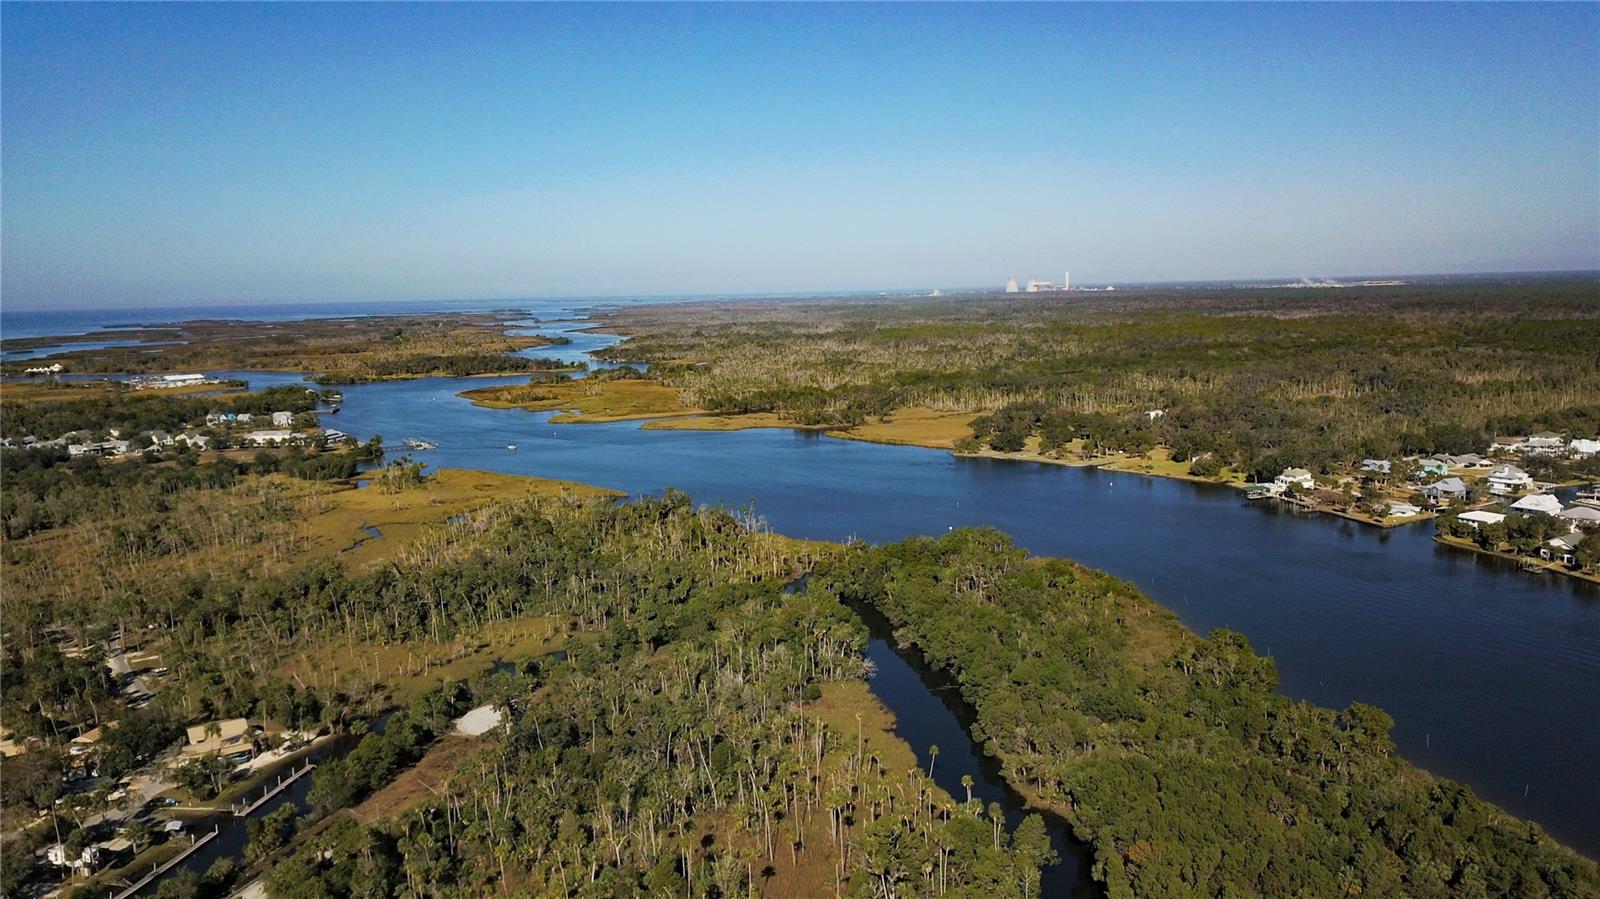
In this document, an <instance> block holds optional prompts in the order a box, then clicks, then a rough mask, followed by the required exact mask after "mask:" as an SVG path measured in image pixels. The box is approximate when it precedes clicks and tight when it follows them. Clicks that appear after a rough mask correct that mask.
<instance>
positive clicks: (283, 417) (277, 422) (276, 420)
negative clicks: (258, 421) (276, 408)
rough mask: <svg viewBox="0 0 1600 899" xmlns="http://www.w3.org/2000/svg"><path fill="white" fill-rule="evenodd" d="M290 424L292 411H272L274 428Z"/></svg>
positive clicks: (291, 422) (292, 417)
mask: <svg viewBox="0 0 1600 899" xmlns="http://www.w3.org/2000/svg"><path fill="white" fill-rule="evenodd" d="M292 424H294V413H293V412H274V413H272V426H273V427H275V428H287V427H288V426H290V425H292Z"/></svg>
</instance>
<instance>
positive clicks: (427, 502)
mask: <svg viewBox="0 0 1600 899" xmlns="http://www.w3.org/2000/svg"><path fill="white" fill-rule="evenodd" d="M621 495H622V494H620V493H618V492H617V491H614V490H607V489H604V488H600V487H591V486H589V485H587V484H579V483H576V482H573V481H557V480H548V479H545V478H527V477H520V476H517V475H506V474H497V473H495V472H490V471H470V470H464V469H454V468H445V469H441V470H440V471H439V472H438V474H437V475H436V476H435V477H434V478H432V479H430V480H429V481H428V483H427V486H425V487H423V488H420V489H413V490H403V491H401V492H399V493H383V492H382V491H379V490H376V489H372V488H367V489H364V490H356V489H347V490H341V491H338V492H336V493H332V494H330V495H329V496H328V498H327V503H326V506H325V508H324V510H323V511H322V512H321V513H320V514H318V515H316V516H314V517H313V518H311V519H310V520H308V521H307V522H306V525H305V529H304V534H305V538H306V552H308V553H309V554H311V555H313V556H317V557H325V556H329V555H334V554H338V553H342V554H344V556H345V558H346V559H348V560H349V561H350V562H352V563H353V564H355V565H358V566H359V565H371V564H374V563H377V562H384V561H389V560H391V559H393V558H394V557H395V555H396V553H398V552H399V551H400V550H401V549H403V548H404V547H406V546H407V545H409V544H410V543H411V542H412V541H413V540H414V539H415V538H416V537H417V535H418V534H419V533H420V532H421V531H422V530H423V529H425V528H427V527H430V526H433V525H438V524H442V523H444V522H445V521H446V520H447V519H450V518H453V517H455V516H457V515H462V514H465V513H466V512H469V511H471V510H473V509H475V508H478V507H481V506H483V505H486V504H488V503H491V502H498V501H501V500H507V499H518V498H523V497H536V496H549V497H557V496H571V497H575V498H579V499H588V498H591V497H598V496H621ZM367 527H373V528H376V529H377V530H378V532H379V533H380V534H381V535H382V536H381V537H376V538H375V537H373V536H372V535H371V534H369V533H368V532H367V531H366V530H365V529H366V528H367Z"/></svg>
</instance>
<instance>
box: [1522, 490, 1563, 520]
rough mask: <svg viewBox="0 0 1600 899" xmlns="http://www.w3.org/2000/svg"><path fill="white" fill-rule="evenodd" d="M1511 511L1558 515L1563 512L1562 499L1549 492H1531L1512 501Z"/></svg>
mask: <svg viewBox="0 0 1600 899" xmlns="http://www.w3.org/2000/svg"><path fill="white" fill-rule="evenodd" d="M1511 511H1513V512H1521V513H1522V514H1524V515H1556V514H1559V513H1560V512H1561V500H1559V499H1556V498H1555V497H1553V496H1551V495H1550V494H1548V493H1531V494H1529V495H1527V496H1524V497H1523V498H1522V499H1519V500H1517V501H1516V502H1514V503H1512V504H1511Z"/></svg>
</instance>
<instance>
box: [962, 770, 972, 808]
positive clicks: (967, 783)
mask: <svg viewBox="0 0 1600 899" xmlns="http://www.w3.org/2000/svg"><path fill="white" fill-rule="evenodd" d="M961 785H962V786H963V787H966V788H967V801H968V802H971V801H972V775H970V774H963V775H961Z"/></svg>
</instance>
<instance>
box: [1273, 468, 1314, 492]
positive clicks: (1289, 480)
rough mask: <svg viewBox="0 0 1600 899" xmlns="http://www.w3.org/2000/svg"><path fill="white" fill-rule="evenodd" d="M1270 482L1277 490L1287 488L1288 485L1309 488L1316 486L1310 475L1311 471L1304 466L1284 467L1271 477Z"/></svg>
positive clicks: (1303, 488)
mask: <svg viewBox="0 0 1600 899" xmlns="http://www.w3.org/2000/svg"><path fill="white" fill-rule="evenodd" d="M1272 483H1273V484H1274V485H1275V486H1276V487H1277V488H1278V489H1279V490H1287V489H1289V488H1290V487H1296V488H1298V489H1301V490H1311V489H1313V488H1315V487H1316V486H1317V482H1316V481H1315V480H1313V479H1312V477H1311V472H1309V471H1306V470H1305V469H1304V468H1285V469H1284V470H1283V473H1282V474H1280V475H1278V476H1277V477H1275V478H1273V479H1272Z"/></svg>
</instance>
